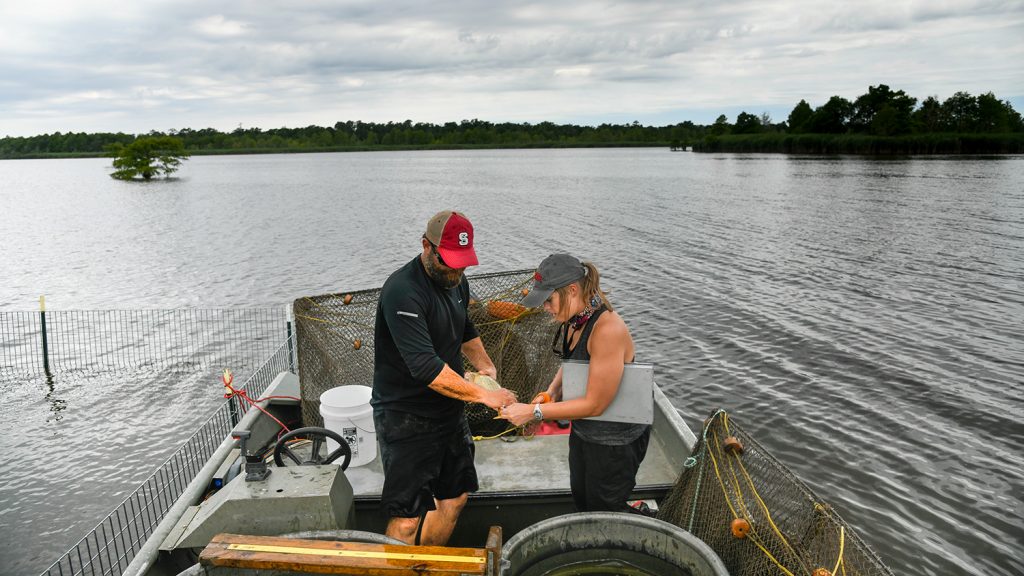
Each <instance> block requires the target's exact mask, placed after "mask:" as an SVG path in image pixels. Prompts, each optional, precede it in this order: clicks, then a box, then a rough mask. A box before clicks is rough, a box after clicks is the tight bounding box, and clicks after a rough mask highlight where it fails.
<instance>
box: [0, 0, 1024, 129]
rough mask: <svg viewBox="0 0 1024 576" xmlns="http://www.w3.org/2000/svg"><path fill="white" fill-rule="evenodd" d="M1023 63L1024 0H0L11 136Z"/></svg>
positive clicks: (699, 97) (525, 114)
mask: <svg viewBox="0 0 1024 576" xmlns="http://www.w3.org/2000/svg"><path fill="white" fill-rule="evenodd" d="M549 4H551V5H549ZM1022 58H1024V7H1022V5H1021V4H1020V3H1019V2H997V1H977V2H970V3H965V2H951V1H942V0H935V1H933V2H924V1H908V0H904V1H892V0H890V1H870V2H853V3H839V4H835V5H834V6H833V5H828V4H821V3H820V2H811V1H810V0H793V1H789V2H775V3H761V2H752V1H749V0H744V1H739V2H728V3H721V2H700V1H697V2H695V1H685V0H684V1H680V0H674V1H669V0H664V1H660V0H645V1H631V2H596V1H594V2H591V1H588V2H574V3H536V2H523V1H510V2H483V1H480V2H468V1H453V0H438V1H436V2H431V3H423V2H419V1H417V2H413V1H398V2H387V1H355V2H341V3H339V2H335V1H327V0H296V1H294V2H289V3H283V2H280V3H253V2H242V1H229V2H220V3H216V4H210V3H209V2H200V1H192V0H179V1H176V2H172V1H164V0H160V1H156V0H139V1H138V2H134V3H128V4H124V3H114V2H112V1H97V0H80V1H78V2H70V1H68V2H61V1H56V0H40V1H38V2H34V3H32V4H30V5H26V6H19V7H18V9H17V10H15V9H13V8H10V7H9V8H3V9H0V135H5V134H11V135H28V134H36V133H42V132H52V131H56V130H60V131H100V130H104V131H105V130H124V131H129V132H144V131H148V130H150V129H166V128H169V127H171V126H176V127H183V126H191V127H195V128H199V127H204V126H213V127H217V128H220V129H229V128H232V127H234V126H236V125H237V124H238V123H243V124H245V125H247V126H261V127H264V128H270V127H275V126H280V125H284V124H288V125H307V124H311V123H319V124H332V123H333V122H334V121H336V120H346V119H362V120H373V121H387V120H403V119H405V118H410V119H413V120H415V121H430V122H444V121H449V120H459V119H462V118H474V117H475V118H483V119H488V120H493V121H506V120H508V121H534V122H536V121H542V120H553V121H564V122H581V123H584V122H585V123H595V122H601V121H605V120H610V121H614V120H615V119H621V118H624V117H625V118H633V119H639V120H640V121H644V122H652V123H653V122H661V123H665V122H666V119H671V120H667V121H673V122H678V121H682V120H687V119H689V120H694V121H697V122H708V121H710V120H711V119H713V118H714V116H716V115H717V113H715V112H714V111H715V110H716V109H717V110H722V111H726V110H732V109H735V108H741V107H746V108H749V109H750V110H752V111H757V112H760V111H762V110H765V109H770V108H771V109H776V110H782V109H785V110H787V111H788V109H790V108H792V106H793V105H794V104H795V103H796V102H797V101H798V100H799V99H801V98H804V99H807V100H808V101H809V102H812V104H820V103H822V102H824V101H825V100H826V99H827V98H828V97H829V96H830V95H833V94H840V95H844V96H846V97H850V98H852V97H856V96H857V95H859V94H861V93H863V92H864V91H865V90H866V89H867V87H868V86H869V85H874V84H878V83H886V84H889V85H890V86H893V87H894V88H898V89H903V90H906V91H907V92H908V93H910V94H912V95H914V96H917V97H919V98H923V97H925V96H927V95H930V94H936V95H939V96H940V97H947V96H948V95H950V94H952V93H953V92H954V91H956V90H967V91H969V92H972V93H981V92H987V91H990V90H991V91H993V92H995V93H996V95H997V96H999V97H1001V98H1009V97H1017V96H1021V95H1024V81H1022V74H1021V72H1020V66H1019V64H1016V63H1018V62H1020V61H1021V59H1022ZM775 115H776V116H779V113H776V114H775Z"/></svg>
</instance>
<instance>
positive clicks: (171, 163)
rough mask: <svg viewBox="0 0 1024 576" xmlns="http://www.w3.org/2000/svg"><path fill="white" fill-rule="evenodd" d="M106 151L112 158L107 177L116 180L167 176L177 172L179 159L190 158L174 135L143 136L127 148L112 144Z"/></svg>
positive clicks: (179, 139)
mask: <svg viewBox="0 0 1024 576" xmlns="http://www.w3.org/2000/svg"><path fill="white" fill-rule="evenodd" d="M108 151H109V153H110V155H111V156H113V157H114V162H113V164H114V172H113V173H112V174H111V175H110V176H111V177H112V178H117V179H118V180H134V179H136V178H138V177H142V179H143V180H149V179H151V178H152V177H153V176H159V175H161V174H163V175H164V176H165V177H167V176H170V175H171V174H172V173H174V172H175V171H177V170H178V166H180V165H181V161H182V159H184V158H188V156H189V155H188V152H186V151H185V144H184V143H183V142H182V140H181V138H175V137H174V136H145V137H142V138H138V139H137V140H135V141H134V142H132V143H130V144H128V145H127V146H125V145H123V144H121V143H115V144H113V145H111V146H110V147H109V148H108Z"/></svg>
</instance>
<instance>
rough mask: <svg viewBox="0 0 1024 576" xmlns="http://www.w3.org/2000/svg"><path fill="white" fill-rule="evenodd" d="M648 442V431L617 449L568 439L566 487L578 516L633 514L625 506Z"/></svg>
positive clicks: (632, 509)
mask: <svg viewBox="0 0 1024 576" xmlns="http://www.w3.org/2000/svg"><path fill="white" fill-rule="evenodd" d="M650 439H651V428H650V427H648V428H647V430H645V431H644V433H643V434H641V435H640V437H639V438H637V439H636V440H634V441H632V442H630V443H629V444H623V445H621V446H607V445H604V444H596V443H594V442H587V441H586V440H584V439H582V438H580V437H579V436H578V435H577V434H570V435H569V487H570V489H571V490H572V499H573V502H574V503H575V504H576V509H577V510H579V511H580V512H634V513H635V512H637V511H636V509H634V508H632V507H631V506H630V505H628V504H626V501H627V500H629V496H630V494H632V493H633V488H634V487H635V486H636V473H637V470H639V469H640V463H641V462H643V459H644V456H645V455H646V454H647V443H648V442H649V441H650Z"/></svg>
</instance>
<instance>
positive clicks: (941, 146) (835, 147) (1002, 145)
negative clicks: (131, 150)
mask: <svg viewBox="0 0 1024 576" xmlns="http://www.w3.org/2000/svg"><path fill="white" fill-rule="evenodd" d="M551 148H565V149H570V148H665V149H671V150H680V151H681V150H686V149H687V148H691V149H692V151H693V152H696V153H716V152H729V153H740V154H742V153H752V154H799V155H823V156H828V155H854V156H929V155H935V156H950V155H954V156H955V155H985V154H1011V155H1015V154H1024V134H1020V133H1010V134H921V135H908V136H865V135H858V134H781V133H770V134H729V135H723V136H707V137H705V138H702V139H699V140H694V141H692V142H678V141H674V142H575V143H566V142H554V141H552V142H531V143H523V144H508V143H502V144H370V145H358V146H309V147H292V148H287V147H286V148H211V149H192V150H187V151H188V153H189V155H190V156H237V155H255V154H317V153H321V154H322V153H335V152H399V151H420V150H529V149H551ZM106 157H110V156H109V154H106V153H102V152H35V153H26V154H15V155H0V160H48V159H68V158H106Z"/></svg>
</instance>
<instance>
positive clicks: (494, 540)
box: [484, 526, 501, 576]
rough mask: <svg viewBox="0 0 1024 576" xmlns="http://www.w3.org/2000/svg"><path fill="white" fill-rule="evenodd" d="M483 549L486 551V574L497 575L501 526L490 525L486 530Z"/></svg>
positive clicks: (499, 560)
mask: <svg viewBox="0 0 1024 576" xmlns="http://www.w3.org/2000/svg"><path fill="white" fill-rule="evenodd" d="M484 550H486V551H487V566H486V568H485V570H486V572H485V574H486V576H498V575H499V574H500V573H501V526H491V529H490V530H488V531H487V543H486V544H484Z"/></svg>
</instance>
